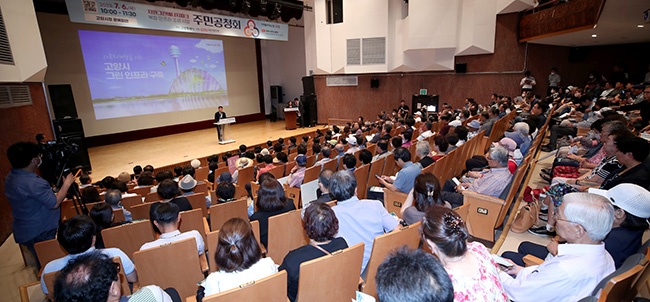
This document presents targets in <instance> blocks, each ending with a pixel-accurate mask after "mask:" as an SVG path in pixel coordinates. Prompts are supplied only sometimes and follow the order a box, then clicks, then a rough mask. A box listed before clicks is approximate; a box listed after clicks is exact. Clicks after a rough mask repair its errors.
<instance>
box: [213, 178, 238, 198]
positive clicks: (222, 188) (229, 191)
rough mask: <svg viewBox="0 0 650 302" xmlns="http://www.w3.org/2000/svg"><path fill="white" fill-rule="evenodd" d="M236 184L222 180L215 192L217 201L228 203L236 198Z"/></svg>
mask: <svg viewBox="0 0 650 302" xmlns="http://www.w3.org/2000/svg"><path fill="white" fill-rule="evenodd" d="M235 191H236V188H235V185H233V184H232V183H231V182H222V183H219V184H218V185H217V189H216V190H215V194H216V195H217V203H226V202H231V201H234V200H235Z"/></svg>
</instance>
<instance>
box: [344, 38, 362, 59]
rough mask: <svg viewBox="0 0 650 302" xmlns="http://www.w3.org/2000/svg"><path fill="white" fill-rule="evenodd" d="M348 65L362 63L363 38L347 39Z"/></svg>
mask: <svg viewBox="0 0 650 302" xmlns="http://www.w3.org/2000/svg"><path fill="white" fill-rule="evenodd" d="M347 47H348V49H347V52H348V65H361V39H348V40H347Z"/></svg>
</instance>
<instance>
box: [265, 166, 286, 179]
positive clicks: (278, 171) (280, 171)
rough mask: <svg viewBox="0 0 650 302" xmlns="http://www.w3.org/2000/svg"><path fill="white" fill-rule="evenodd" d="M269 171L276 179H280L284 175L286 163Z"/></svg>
mask: <svg viewBox="0 0 650 302" xmlns="http://www.w3.org/2000/svg"><path fill="white" fill-rule="evenodd" d="M268 172H269V173H271V174H273V176H274V177H275V179H280V178H282V177H284V165H278V166H276V167H273V168H272V169H271V170H269V171H268Z"/></svg>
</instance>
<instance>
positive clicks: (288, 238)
mask: <svg viewBox="0 0 650 302" xmlns="http://www.w3.org/2000/svg"><path fill="white" fill-rule="evenodd" d="M308 242H309V238H307V235H306V234H305V231H304V229H303V227H302V217H301V215H300V211H295V210H294V211H291V212H287V213H284V214H280V215H276V216H273V217H269V226H268V246H267V248H268V252H267V255H268V257H271V259H273V261H275V262H276V263H280V262H282V260H283V259H284V256H286V255H287V254H288V253H289V251H291V250H294V249H297V248H299V247H301V246H303V245H305V244H307V243H308Z"/></svg>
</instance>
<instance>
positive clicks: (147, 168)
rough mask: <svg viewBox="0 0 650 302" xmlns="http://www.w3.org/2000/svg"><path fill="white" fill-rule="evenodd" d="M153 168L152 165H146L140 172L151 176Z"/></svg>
mask: <svg viewBox="0 0 650 302" xmlns="http://www.w3.org/2000/svg"><path fill="white" fill-rule="evenodd" d="M154 170H155V169H154V168H153V166H152V165H146V166H144V168H142V172H150V173H151V174H152V175H153V172H154Z"/></svg>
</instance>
